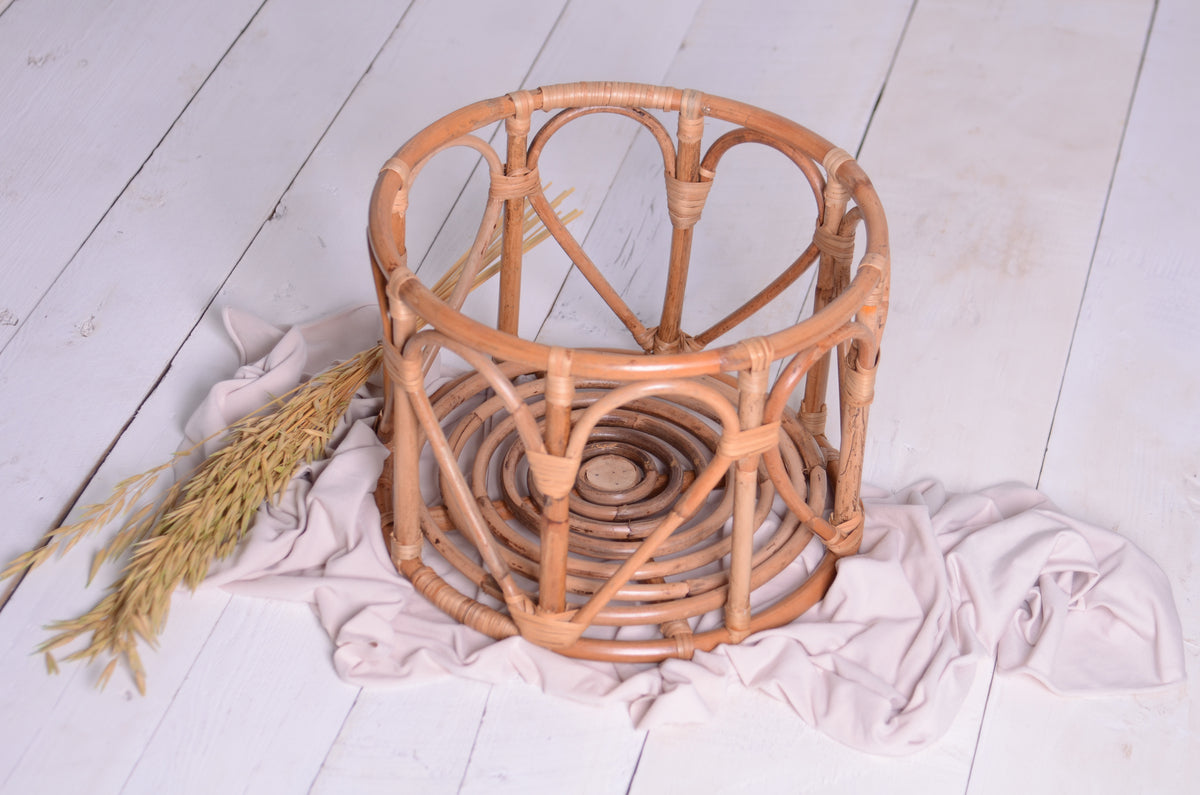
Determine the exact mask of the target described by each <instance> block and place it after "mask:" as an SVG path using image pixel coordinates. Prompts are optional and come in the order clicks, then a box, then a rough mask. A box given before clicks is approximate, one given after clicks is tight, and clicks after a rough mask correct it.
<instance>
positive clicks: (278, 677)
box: [122, 599, 358, 795]
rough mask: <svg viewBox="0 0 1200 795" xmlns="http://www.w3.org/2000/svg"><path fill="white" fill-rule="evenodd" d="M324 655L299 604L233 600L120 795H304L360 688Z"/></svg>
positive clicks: (323, 643) (325, 645)
mask: <svg viewBox="0 0 1200 795" xmlns="http://www.w3.org/2000/svg"><path fill="white" fill-rule="evenodd" d="M329 648H330V644H329V639H328V638H327V637H325V635H324V633H323V632H322V631H321V628H320V626H319V625H318V624H317V622H316V620H315V618H314V617H313V615H312V611H311V610H310V609H309V608H308V606H306V605H299V604H288V603H286V602H276V601H272V602H266V603H264V602H260V601H256V600H251V599H235V600H232V601H231V602H230V604H229V607H228V608H227V609H226V610H225V611H224V613H222V615H221V621H220V622H219V623H218V624H217V626H216V629H215V630H214V631H213V634H212V635H211V636H210V637H209V638H208V640H207V642H206V643H205V646H204V652H203V653H202V654H201V655H199V656H198V657H197V658H196V661H195V665H194V666H193V667H192V669H191V670H190V671H189V672H188V677H187V679H186V680H185V681H184V682H183V685H182V687H180V688H179V690H178V692H176V694H175V697H174V699H172V702H171V706H170V709H168V710H167V711H166V714H165V715H164V716H163V719H162V721H161V722H159V724H158V725H157V726H156V727H154V735H153V737H152V738H151V739H150V742H149V743H148V744H147V745H146V747H145V750H144V751H143V753H142V754H141V757H140V758H139V759H138V762H137V766H136V767H135V768H134V769H133V773H132V775H130V776H129V779H128V780H127V781H126V782H125V785H124V787H122V792H126V793H146V794H147V795H150V793H161V792H172V793H179V794H180V795H184V794H185V793H196V795H203V794H204V793H211V792H226V793H232V792H245V793H265V792H303V791H305V790H307V789H308V787H309V786H310V785H311V783H312V781H313V779H314V778H315V777H316V775H317V773H318V771H319V770H320V767H321V759H322V755H321V753H319V752H318V753H312V752H311V749H324V748H328V747H329V745H330V743H332V742H333V740H334V738H335V737H336V736H337V732H338V727H339V726H340V725H341V723H342V720H343V718H344V717H345V715H346V708H347V705H348V703H349V702H350V701H351V700H352V699H353V698H354V695H355V693H356V692H357V691H358V688H357V687H353V686H351V685H348V684H345V683H343V682H339V681H337V679H336V678H335V677H334V676H332V665H331V663H330V660H329ZM242 671H248V672H252V675H249V676H247V675H239V674H240V672H242ZM313 682H319V683H320V686H319V687H313V686H311V685H312V683H313ZM298 746H299V747H298Z"/></svg>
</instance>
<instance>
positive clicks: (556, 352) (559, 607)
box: [538, 348, 575, 613]
mask: <svg viewBox="0 0 1200 795" xmlns="http://www.w3.org/2000/svg"><path fill="white" fill-rule="evenodd" d="M549 368H550V369H549V371H548V372H547V373H546V395H545V397H546V432H545V441H546V452H547V453H549V454H550V455H556V456H561V455H563V454H565V453H566V452H567V439H568V437H569V436H570V433H571V404H572V402H573V401H574V399H575V385H574V380H573V379H572V378H571V375H570V371H571V352H570V351H568V350H566V349H565V348H554V349H552V350H551V352H550V364H549ZM569 511H570V492H569V491H568V492H567V493H565V494H554V495H547V499H546V505H545V508H544V512H545V515H544V521H543V530H542V548H541V557H540V561H539V564H540V565H539V567H538V569H539V578H538V611H539V612H541V613H561V612H563V611H564V610H566V608H567V604H566V588H567V541H568V534H569V533H570V529H571V528H570V522H569Z"/></svg>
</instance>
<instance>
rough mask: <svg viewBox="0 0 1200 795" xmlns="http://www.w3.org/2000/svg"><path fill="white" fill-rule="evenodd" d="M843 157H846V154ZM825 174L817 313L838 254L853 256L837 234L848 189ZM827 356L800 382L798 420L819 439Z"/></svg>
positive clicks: (830, 287)
mask: <svg viewBox="0 0 1200 795" xmlns="http://www.w3.org/2000/svg"><path fill="white" fill-rule="evenodd" d="M834 153H841V154H842V155H845V152H843V151H842V150H841V149H834V150H833V151H832V152H830V154H831V155H834ZM846 156H847V157H849V155H846ZM825 162H826V166H827V167H828V166H829V165H833V166H834V168H836V165H837V163H839V162H841V157H840V156H838V155H834V157H833V158H831V157H829V156H827V157H826V158H825ZM827 174H828V178H827V180H826V182H825V195H824V199H825V201H824V206H823V208H822V213H821V225H820V226H819V227H818V228H817V230H816V232H815V234H814V235H813V240H814V242H816V244H817V248H818V249H819V250H820V252H821V255H820V257H821V258H820V265H819V266H818V269H817V289H816V294H815V295H814V296H813V312H814V313H816V312H820V311H821V310H822V309H824V308H825V307H826V306H827V305H828V304H829V302H830V301H832V300H833V299H834V298H836V297H837V294H838V288H839V285H838V284H837V273H838V269H839V265H840V262H839V260H840V259H841V257H842V256H848V257H852V256H853V255H854V248H853V246H854V242H853V238H851V241H850V251H849V254H848V255H846V254H845V252H844V245H843V241H842V239H841V238H839V236H838V231H839V229H840V226H841V223H842V217H843V216H844V215H845V212H846V204H847V202H848V201H849V199H850V191H848V190H847V189H846V186H845V185H843V184H842V183H841V182H840V181H839V180H838V178H837V175H836V173H835V172H834V171H828V172H827ZM831 355H832V354H831V353H826V354H825V355H824V356H822V357H821V358H820V359H819V360H818V361H817V362H816V363H815V364H814V365H813V366H812V368H811V369H810V370H809V371H808V377H807V378H806V379H805V383H804V400H803V403H802V404H801V408H800V419H801V421H802V422H803V423H804V426H805V428H807V430H808V432H809V433H811V434H813V436H814V437H816V438H817V439H818V440H819V441H821V440H824V438H825V417H826V403H825V401H826V396H827V394H828V391H829V359H830V356H831ZM826 452H827V453H828V452H830V450H829V449H827V450H826ZM833 475H834V477H835V478H836V477H837V473H836V471H835V472H834V473H833Z"/></svg>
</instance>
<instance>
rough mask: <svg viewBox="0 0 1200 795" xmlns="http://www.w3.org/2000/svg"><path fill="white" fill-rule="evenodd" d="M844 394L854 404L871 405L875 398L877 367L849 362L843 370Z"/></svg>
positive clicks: (847, 401) (849, 402)
mask: <svg viewBox="0 0 1200 795" xmlns="http://www.w3.org/2000/svg"><path fill="white" fill-rule="evenodd" d="M841 376H842V382H841V386H842V395H843V396H844V398H845V401H846V403H848V404H849V405H853V406H869V405H871V401H873V400H874V399H875V368H874V367H870V368H867V367H863V366H862V365H860V364H857V363H855V362H849V363H848V364H847V365H846V366H845V367H843V368H842V370H841Z"/></svg>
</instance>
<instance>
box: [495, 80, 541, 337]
mask: <svg viewBox="0 0 1200 795" xmlns="http://www.w3.org/2000/svg"><path fill="white" fill-rule="evenodd" d="M510 96H511V97H512V98H513V101H514V103H515V104H516V115H514V116H510V117H509V118H508V119H506V120H505V123H504V127H505V132H506V133H507V134H508V152H507V162H506V163H505V167H504V172H505V174H506V175H507V176H508V177H510V178H512V177H518V176H523V175H525V174H528V173H529V169H528V168H526V166H525V157H526V141H527V139H528V137H529V114H530V112H531V111H532V109H533V106H532V100H531V99H530V98H529V95H528V93H527V92H517V93H516V94H511V95H510ZM524 222H525V197H524V196H516V197H512V198H508V199H507V200H506V201H505V202H504V232H503V244H502V246H503V247H502V249H501V254H500V307H499V310H498V314H497V317H496V328H498V329H500V330H501V331H505V332H508V333H509V334H516V333H517V329H518V324H519V321H520V311H521V254H522V249H523V238H524V232H523V229H524Z"/></svg>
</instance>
